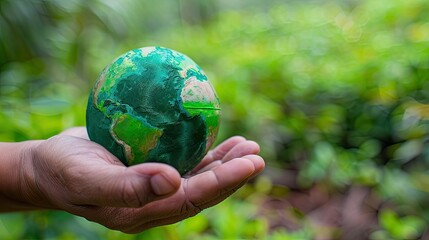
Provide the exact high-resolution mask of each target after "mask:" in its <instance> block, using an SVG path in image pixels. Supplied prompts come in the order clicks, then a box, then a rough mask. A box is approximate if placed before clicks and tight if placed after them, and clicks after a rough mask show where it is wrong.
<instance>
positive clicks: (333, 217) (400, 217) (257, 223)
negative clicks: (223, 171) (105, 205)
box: [0, 0, 429, 239]
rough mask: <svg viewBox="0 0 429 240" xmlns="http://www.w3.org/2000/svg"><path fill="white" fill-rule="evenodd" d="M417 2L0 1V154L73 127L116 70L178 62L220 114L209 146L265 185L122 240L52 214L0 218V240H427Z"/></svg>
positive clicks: (425, 95)
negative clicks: (232, 149)
mask: <svg viewBox="0 0 429 240" xmlns="http://www.w3.org/2000/svg"><path fill="white" fill-rule="evenodd" d="M428 13H429V3H428V1H427V0H397V1H390V0H378V1H373V0H361V1H357V0H346V1H339V0H338V1H328V0H320V1H316V0H305V1H293V0H289V1H285V0H284V1H275V0H265V1H257V0H237V1H228V0H206V1H198V0H180V1H168V0H157V1H139V0H123V1H115V0H91V1H87V0H68V1H62V0H43V1H42V0H19V1H15V0H0V126H1V127H0V141H23V140H27V139H44V138H48V137H50V136H52V135H54V134H57V133H58V132H60V131H61V130H62V129H65V128H68V127H71V126H75V125H84V124H85V108H86V101H87V96H88V94H89V91H90V89H91V87H92V84H93V83H94V82H95V80H96V78H97V76H98V74H99V73H100V72H101V70H102V69H103V68H104V67H105V66H106V65H107V64H108V63H110V62H111V61H112V60H113V59H114V58H116V57H117V56H119V55H120V54H122V53H124V52H126V51H128V50H130V49H134V48H138V47H143V46H154V45H158V46H164V47H169V48H172V49H175V50H177V51H180V52H182V53H185V54H187V55H188V56H189V57H191V58H192V59H194V60H195V61H196V62H197V63H198V64H199V65H200V66H201V67H202V68H203V69H204V70H205V71H206V73H207V75H208V77H209V79H210V80H211V81H212V83H213V85H214V86H215V88H216V90H217V93H218V95H219V97H220V99H221V103H222V110H223V118H222V125H221V129H220V135H219V137H218V141H217V142H220V141H221V140H224V139H225V138H227V137H230V136H232V135H236V134H240V135H243V136H245V137H247V138H250V139H254V140H256V141H257V142H259V143H260V145H261V147H262V152H261V154H262V156H263V157H264V158H265V159H266V161H267V169H266V171H265V172H264V173H263V174H262V175H261V176H260V177H258V178H256V179H254V180H253V181H252V182H251V183H249V184H247V185H246V186H245V187H243V189H241V190H240V191H239V192H238V193H237V194H235V195H233V197H231V198H230V199H228V200H227V201H225V202H224V203H221V204H220V205H218V206H216V207H214V208H211V209H208V210H205V211H203V212H202V213H201V214H199V215H197V216H196V217H193V218H190V219H188V220H185V221H183V222H180V223H178V224H174V225H171V226H166V227H159V228H155V229H151V230H149V231H146V232H143V233H141V234H138V235H126V234H122V233H120V232H117V231H112V230H108V229H106V228H104V227H103V226H100V225H98V224H95V223H91V222H88V221H86V220H85V219H83V218H80V217H76V216H73V215H69V214H67V213H63V212H51V211H46V212H29V213H14V214H2V215H0V239H97V238H98V239H339V238H342V239H368V238H369V239H418V238H426V239H427V238H429V229H428V227H427V226H428V225H429V14H428Z"/></svg>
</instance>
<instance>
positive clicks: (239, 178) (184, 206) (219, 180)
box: [0, 128, 265, 233]
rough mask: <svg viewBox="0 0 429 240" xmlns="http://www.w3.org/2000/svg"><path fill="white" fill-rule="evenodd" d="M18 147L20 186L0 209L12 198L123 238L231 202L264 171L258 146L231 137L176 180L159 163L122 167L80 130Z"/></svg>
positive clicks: (172, 172)
mask: <svg viewBox="0 0 429 240" xmlns="http://www.w3.org/2000/svg"><path fill="white" fill-rule="evenodd" d="M22 149H24V150H23V151H22V152H23V153H21V154H19V159H20V161H18V162H19V163H16V164H18V166H17V167H19V169H20V171H19V173H18V175H19V180H18V181H15V182H16V184H17V185H18V186H19V187H18V188H17V190H14V189H10V188H9V189H6V190H4V191H2V192H4V193H5V194H3V195H8V194H9V195H8V197H7V198H1V196H0V203H5V204H7V203H8V201H10V202H13V200H15V201H18V202H20V203H21V204H20V208H21V209H26V208H28V209H58V210H64V211H67V212H70V213H72V214H75V215H79V216H82V217H85V218H86V219H88V220H90V221H94V222H98V223H100V224H102V225H104V226H106V227H108V228H111V229H115V230H120V231H123V232H126V233H138V232H141V231H144V230H146V229H148V228H151V227H156V226H161V225H166V224H171V223H175V222H178V221H180V220H183V219H185V218H188V217H191V216H194V215H195V214H197V213H199V212H200V211H202V210H203V209H205V208H208V207H211V206H213V205H215V204H217V203H219V202H221V201H222V200H224V199H225V198H227V197H228V196H230V195H231V194H232V193H234V192H235V191H236V190H237V189H238V188H240V187H241V186H242V185H243V184H245V183H246V182H247V181H248V180H249V179H250V178H252V177H254V176H256V175H257V174H258V173H260V172H261V171H262V170H263V169H264V166H265V164H264V161H263V159H262V158H261V157H260V156H258V155H257V154H258V153H259V146H258V144H257V143H255V142H253V141H248V140H246V139H244V138H243V137H238V136H237V137H232V138H230V139H228V140H226V141H224V142H223V143H221V144H220V145H219V146H217V147H216V148H215V149H214V150H211V151H209V152H208V154H207V155H206V156H205V158H204V159H203V160H202V162H201V163H200V164H199V165H198V166H197V167H196V168H195V169H194V170H193V171H192V172H191V173H189V174H188V175H187V176H185V177H183V178H182V177H180V175H179V173H178V172H177V171H176V170H175V169H174V168H172V167H170V166H168V165H165V164H160V163H143V164H138V165H134V166H131V167H125V166H124V165H123V164H122V163H121V162H120V161H119V160H118V159H117V158H116V157H115V156H113V155H112V154H110V153H109V152H108V151H107V150H106V149H104V148H103V147H101V146H100V145H98V144H96V143H94V142H91V141H89V140H88V136H87V135H86V130H85V128H73V129H69V130H66V131H65V132H63V133H61V134H59V135H57V136H54V137H52V138H50V139H48V140H44V141H34V142H30V143H29V144H28V145H27V146H25V147H22ZM11 175H13V172H12V173H11ZM0 187H1V185H0ZM1 200H3V201H1ZM3 205H4V204H3ZM11 206H12V205H11ZM0 210H3V211H5V210H4V209H0Z"/></svg>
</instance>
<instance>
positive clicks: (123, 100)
mask: <svg viewBox="0 0 429 240" xmlns="http://www.w3.org/2000/svg"><path fill="white" fill-rule="evenodd" d="M219 119H220V104H219V99H218V97H217V95H216V92H215V90H214V88H213V87H212V85H211V84H210V82H209V81H208V79H207V76H206V75H205V74H204V71H203V70H202V69H201V68H200V67H199V66H198V65H197V64H196V63H195V62H193V61H192V60H191V59H190V58H189V57H187V56H186V55H184V54H181V53H179V52H176V51H173V50H171V49H167V48H162V47H145V48H139V49H134V50H131V51H129V52H127V53H125V54H124V55H122V56H120V57H119V58H117V59H116V60H115V61H113V62H112V63H111V64H110V65H108V66H107V67H106V68H105V69H104V70H103V71H102V73H101V74H100V76H99V77H98V79H97V82H96V83H95V85H94V87H93V89H92V92H91V94H90V96H89V99H88V106H87V112H86V121H87V131H88V135H89V138H90V139H91V140H92V141H94V142H97V143H99V144H100V145H102V146H103V147H105V148H106V149H108V150H109V151H110V152H111V153H112V154H114V155H115V156H116V157H118V158H119V159H120V160H121V161H122V162H123V163H124V164H125V165H127V166H129V165H134V164H139V163H144V162H161V163H166V164H169V165H171V166H173V167H175V168H176V169H177V170H178V171H179V172H180V174H182V175H183V174H185V173H186V172H188V171H190V170H191V169H193V168H194V167H195V166H196V165H197V164H198V163H199V162H200V161H201V159H202V158H203V156H204V155H205V154H206V153H207V151H208V149H209V148H210V146H211V145H212V144H213V142H214V140H215V138H216V135H217V132H218V129H219Z"/></svg>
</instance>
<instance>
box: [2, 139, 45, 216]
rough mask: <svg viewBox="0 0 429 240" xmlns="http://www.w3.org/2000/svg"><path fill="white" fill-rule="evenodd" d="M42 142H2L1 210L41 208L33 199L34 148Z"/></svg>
mask: <svg viewBox="0 0 429 240" xmlns="http://www.w3.org/2000/svg"><path fill="white" fill-rule="evenodd" d="M40 142H41V141H25V142H17V143H0V152H1V153H2V154H1V155H0V166H1V168H0V212H9V211H18V210H33V209H40V207H39V206H37V205H35V204H34V203H33V201H32V195H33V193H34V192H35V190H36V189H35V187H36V185H35V178H34V170H33V164H32V162H33V158H34V154H33V152H34V151H33V150H34V149H35V148H36V147H37V146H38V144H40Z"/></svg>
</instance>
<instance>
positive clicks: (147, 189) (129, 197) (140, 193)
mask: <svg viewBox="0 0 429 240" xmlns="http://www.w3.org/2000/svg"><path fill="white" fill-rule="evenodd" d="M89 175H90V177H87V178H86V179H85V181H84V184H82V185H81V187H78V189H79V191H78V194H77V198H76V199H75V201H73V203H74V204H76V205H96V206H102V207H141V206H143V205H145V204H147V203H149V202H152V201H155V200H158V199H161V198H164V197H168V196H170V195H171V194H173V193H175V192H176V191H177V189H179V187H180V182H181V178H180V174H179V173H178V172H177V170H176V169H174V168H173V167H171V166H168V165H166V164H161V163H144V164H139V165H135V166H132V167H123V166H117V165H109V166H106V167H104V168H102V169H97V171H96V172H95V173H94V172H93V173H91V174H89Z"/></svg>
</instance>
